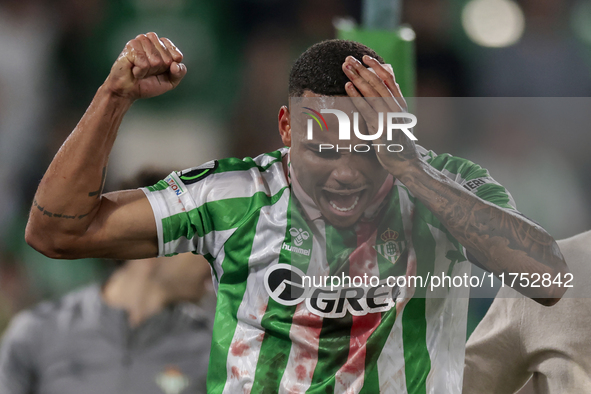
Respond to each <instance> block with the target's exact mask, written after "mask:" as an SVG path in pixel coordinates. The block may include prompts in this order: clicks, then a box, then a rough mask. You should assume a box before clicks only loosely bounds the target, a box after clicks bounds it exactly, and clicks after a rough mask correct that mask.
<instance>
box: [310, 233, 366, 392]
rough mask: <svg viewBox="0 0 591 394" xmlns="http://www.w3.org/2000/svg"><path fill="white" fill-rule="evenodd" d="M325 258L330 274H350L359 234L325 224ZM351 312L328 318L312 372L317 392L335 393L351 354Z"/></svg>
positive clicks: (313, 385)
mask: <svg viewBox="0 0 591 394" xmlns="http://www.w3.org/2000/svg"><path fill="white" fill-rule="evenodd" d="M325 233H326V261H327V262H328V264H329V267H330V275H340V272H341V271H342V272H344V274H345V275H348V274H349V273H348V262H349V255H350V254H351V251H353V250H354V249H355V247H356V245H357V236H356V234H355V232H354V231H353V230H352V229H344V230H338V229H335V228H334V227H332V226H330V225H327V226H326V230H325ZM352 323H353V319H352V316H351V314H350V313H347V314H346V315H345V316H344V317H343V318H339V319H334V318H325V319H324V321H323V324H322V330H321V333H320V341H319V343H318V363H317V364H316V369H315V370H314V375H313V376H312V382H311V390H310V391H312V390H313V392H314V393H333V392H334V391H335V374H336V372H337V371H338V370H339V369H340V368H341V366H342V365H343V364H344V362H345V361H346V360H347V358H348V355H349V345H350V334H351V324H352Z"/></svg>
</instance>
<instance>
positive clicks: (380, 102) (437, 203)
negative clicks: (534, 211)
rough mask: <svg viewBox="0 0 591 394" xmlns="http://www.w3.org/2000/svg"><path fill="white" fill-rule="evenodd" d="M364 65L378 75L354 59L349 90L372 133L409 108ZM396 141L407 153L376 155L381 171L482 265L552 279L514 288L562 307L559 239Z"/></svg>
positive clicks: (401, 138)
mask: <svg viewBox="0 0 591 394" xmlns="http://www.w3.org/2000/svg"><path fill="white" fill-rule="evenodd" d="M363 61H364V63H365V64H367V66H368V67H371V68H372V69H373V70H374V71H375V73H373V72H371V71H370V70H368V69H367V68H366V67H365V66H364V65H363V64H361V63H360V62H359V61H357V60H356V59H355V58H353V57H351V56H349V57H348V58H347V60H346V61H345V63H343V71H344V72H345V74H346V75H347V76H348V77H349V79H350V80H351V82H348V83H347V84H346V86H345V87H346V89H347V93H348V95H349V96H350V97H352V98H353V102H354V104H355V106H356V107H357V109H358V110H359V112H360V113H361V114H362V116H363V117H364V118H365V120H366V123H367V125H368V128H369V131H370V132H375V130H372V129H374V128H376V127H377V124H376V123H375V122H376V120H377V119H378V117H377V113H379V112H404V111H405V110H406V103H405V101H404V98H403V97H402V94H401V92H400V89H399V87H398V84H397V83H396V82H395V80H394V76H393V75H392V74H391V73H390V72H389V71H387V70H386V69H385V68H384V67H383V66H382V65H381V64H380V63H379V62H378V61H376V60H375V59H373V58H371V57H369V56H364V58H363ZM393 138H394V140H393V141H387V143H388V144H391V143H397V144H400V145H402V146H403V150H402V151H401V152H399V153H389V152H387V150H385V149H381V150H380V152H376V154H377V156H378V159H379V161H380V163H381V164H382V166H383V167H384V168H386V169H387V170H388V171H389V172H390V173H391V174H392V175H393V176H395V177H396V178H397V179H399V180H400V181H401V182H402V183H403V184H404V185H405V186H406V187H407V188H408V190H409V191H410V192H411V193H412V194H413V195H414V196H415V197H416V198H417V199H418V200H419V201H420V202H421V203H423V204H424V205H425V206H426V207H427V208H428V209H429V210H430V211H431V212H432V213H433V214H434V215H435V216H436V217H437V218H438V219H439V221H441V223H442V224H443V225H444V226H445V227H446V228H447V229H448V231H449V232H450V233H451V234H452V235H453V236H454V237H455V238H456V239H457V240H458V241H459V242H460V243H461V244H462V245H463V246H464V247H465V248H466V250H467V251H468V252H469V253H470V254H471V255H472V256H474V258H475V259H476V260H477V261H478V262H479V263H480V264H479V265H481V266H483V267H484V268H485V269H487V270H489V271H490V272H492V273H494V274H495V275H500V274H503V273H504V274H505V275H506V277H508V274H510V273H518V274H521V273H527V274H529V275H530V278H531V274H534V273H537V274H539V275H540V277H542V276H543V275H544V274H549V275H550V278H552V280H551V282H552V283H550V284H549V286H547V287H545V286H540V287H536V288H533V287H529V286H522V283H521V280H519V281H515V283H514V286H513V287H514V288H515V289H516V290H518V291H519V292H521V293H522V294H524V295H526V296H528V297H530V298H533V299H535V300H536V301H537V302H539V303H540V304H543V305H553V304H555V303H556V302H558V300H559V299H560V297H562V295H563V294H564V292H565V291H566V288H564V287H561V286H559V285H557V284H555V283H554V280H553V279H554V278H557V277H558V275H560V277H561V278H562V279H563V280H564V275H565V274H566V273H567V272H568V267H567V266H566V263H565V261H564V257H563V256H562V254H561V252H560V249H559V248H558V245H557V244H556V241H555V240H554V238H552V237H551V236H550V235H549V234H548V233H547V232H546V231H545V230H544V229H543V228H542V227H541V226H539V225H538V224H536V223H534V222H532V221H530V220H529V219H527V218H525V217H523V216H521V215H519V214H518V213H516V212H513V211H511V210H508V209H505V208H501V207H499V206H497V205H495V204H492V203H490V202H488V201H485V200H483V199H481V198H479V197H477V196H476V195H474V194H472V193H470V192H469V191H467V190H465V189H464V188H463V187H461V186H460V185H459V184H458V183H457V182H455V181H453V180H451V179H449V178H448V177H446V176H445V175H444V174H442V173H441V172H440V171H438V170H436V169H435V168H433V167H432V166H431V165H429V164H428V163H426V162H425V161H424V160H422V159H421V158H420V157H419V154H418V152H417V150H416V147H415V144H414V142H413V141H412V140H410V138H408V137H407V136H406V135H404V133H403V132H402V131H397V132H396V131H395V132H394V133H393ZM382 142H385V141H382ZM545 277H546V278H547V277H548V275H546V276H545ZM530 282H531V280H530ZM544 283H545V284H547V282H544Z"/></svg>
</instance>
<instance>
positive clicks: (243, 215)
mask: <svg viewBox="0 0 591 394" xmlns="http://www.w3.org/2000/svg"><path fill="white" fill-rule="evenodd" d="M283 154H284V152H282V151H276V152H272V153H269V154H265V155H261V156H259V157H257V158H255V159H251V158H246V159H244V160H240V159H224V160H219V161H217V160H215V161H210V162H207V163H205V164H203V165H201V166H199V167H193V168H189V169H187V170H183V171H174V172H172V173H171V174H170V175H169V176H168V177H166V178H165V179H164V180H162V181H160V182H158V183H157V184H156V185H154V186H151V187H146V188H142V190H143V191H144V193H145V194H146V196H147V197H148V200H149V201H150V205H151V206H152V210H153V212H154V217H155V219H156V227H157V232H158V251H159V253H158V254H159V255H160V256H164V255H166V256H168V255H173V254H177V253H184V252H193V253H197V254H202V255H205V256H208V255H209V256H212V257H214V258H215V257H216V256H217V254H218V253H219V252H220V250H221V249H222V247H223V245H224V243H225V241H226V240H227V239H228V238H229V236H231V234H232V233H233V231H235V229H236V228H238V227H239V226H240V224H241V223H242V222H243V221H245V220H246V219H247V218H248V217H249V216H250V215H252V214H253V213H254V212H256V210H257V209H258V208H260V207H259V205H258V204H257V201H258V200H259V199H260V195H261V193H262V194H263V195H265V196H272V195H274V194H275V193H277V192H279V191H280V190H281V189H282V187H285V186H287V181H286V179H285V176H284V175H283V168H282V162H281V158H282V155H283ZM281 178H283V179H281Z"/></svg>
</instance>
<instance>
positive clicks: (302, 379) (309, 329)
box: [279, 220, 329, 394]
mask: <svg viewBox="0 0 591 394" xmlns="http://www.w3.org/2000/svg"><path fill="white" fill-rule="evenodd" d="M314 224H315V226H314V227H313V228H312V232H313V234H314V239H313V246H312V253H311V256H310V261H314V264H308V267H307V269H305V270H304V269H303V271H304V272H305V273H306V275H308V276H309V277H319V276H323V275H328V274H329V272H328V267H327V266H325V264H323V263H324V262H325V257H326V237H325V228H324V221H322V220H316V222H315V223H314ZM292 258H293V254H292ZM322 322H323V318H322V317H320V316H318V315H315V314H313V313H312V312H310V311H309V310H308V308H307V307H306V303H305V302H302V303H300V304H299V305H298V306H297V308H296V311H295V313H294V315H293V323H292V325H291V330H290V332H289V339H290V340H291V350H290V352H289V358H288V361H287V365H286V367H285V371H284V372H283V377H282V378H281V383H280V387H279V394H292V393H305V392H306V390H308V389H309V388H310V384H311V383H312V377H313V376H314V370H315V369H316V365H317V364H318V345H319V341H320V333H321V332H322Z"/></svg>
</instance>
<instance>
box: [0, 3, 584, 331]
mask: <svg viewBox="0 0 591 394" xmlns="http://www.w3.org/2000/svg"><path fill="white" fill-rule="evenodd" d="M401 3H402V14H401V16H400V19H401V22H402V23H404V24H408V25H409V26H411V27H412V29H413V30H414V32H415V34H416V40H415V43H416V47H415V51H416V76H417V79H416V90H415V91H416V96H417V97H421V98H422V97H424V98H425V99H417V104H416V108H417V109H416V111H417V116H418V120H419V124H418V126H417V128H416V131H415V132H416V134H417V136H418V137H419V143H420V144H421V145H423V146H425V147H427V148H428V149H432V150H434V151H435V152H438V153H443V152H449V153H451V154H453V155H458V156H463V157H467V158H469V159H471V160H473V161H475V162H477V163H479V164H481V165H482V166H483V167H485V168H488V169H489V170H490V172H491V174H492V175H493V177H494V178H495V179H497V180H498V181H499V182H500V183H501V184H503V185H504V186H506V187H507V188H508V189H509V190H510V191H511V193H512V194H513V196H514V198H515V200H516V201H517V207H518V208H519V209H520V210H521V211H522V212H523V213H524V214H526V215H527V216H530V217H532V218H534V219H536V220H537V221H538V222H540V223H541V224H542V225H543V226H544V227H545V228H546V229H547V230H548V231H549V232H550V233H551V234H552V235H553V236H555V237H556V238H557V239H558V238H564V237H568V236H571V235H574V234H576V233H579V232H581V231H584V230H586V229H589V228H591V223H590V209H589V208H590V207H589V204H588V203H587V201H590V200H591V199H590V198H589V197H591V171H590V169H591V158H590V157H591V156H590V155H589V152H588V148H589V147H591V133H589V125H590V124H591V119H588V118H591V114H590V113H589V112H591V111H589V110H588V109H589V108H591V105H590V104H591V100H590V99H589V98H588V97H589V96H591V1H590V0H519V1H513V0H406V1H402V2H401ZM361 12H362V5H361V1H360V0H322V1H315V0H299V1H286V0H216V1H206V0H86V1H75V0H45V1H43V0H0V185H2V186H1V187H0V332H2V330H3V329H4V328H5V327H6V324H7V323H8V321H9V319H10V318H11V316H13V315H14V314H15V313H16V312H18V311H19V310H21V309H23V308H26V307H28V306H30V305H32V304H34V303H36V302H38V301H39V300H41V299H47V298H55V297H58V296H60V295H62V294H64V293H65V292H67V291H69V290H71V289H73V288H76V287H79V286H81V285H83V284H85V283H88V282H91V281H97V280H99V281H100V280H101V278H104V277H105V276H106V275H108V273H109V272H110V271H111V270H112V263H110V262H105V261H99V260H90V261H51V260H49V259H47V258H45V257H44V256H42V255H40V254H39V253H37V252H35V251H34V250H33V249H31V248H30V247H29V246H27V245H26V244H25V242H24V237H23V234H24V227H25V223H26V219H27V214H28V209H29V208H30V206H31V201H32V197H33V194H34V191H35V189H36V186H37V184H38V182H39V180H40V179H41V177H42V176H43V173H44V171H45V169H46V168H47V165H48V164H49V162H50V160H51V158H52V157H53V155H54V154H55V152H56V151H57V149H59V147H60V145H61V144H62V142H63V141H64V139H65V138H66V137H67V135H68V134H69V133H70V131H71V130H72V129H73V127H74V126H75V125H76V122H77V121H78V119H79V118H80V117H81V115H82V114H83V112H84V110H85V109H86V107H87V106H88V104H89V103H90V101H91V99H92V97H93V94H94V92H95V91H96V89H97V88H98V86H100V84H101V83H102V81H103V80H104V78H105V77H106V76H107V74H108V72H109V69H110V67H111V65H112V63H113V61H114V60H115V59H116V57H117V55H118V54H119V53H120V51H121V50H122V48H123V47H124V45H125V43H126V42H127V41H128V40H130V39H131V38H133V37H135V36H136V35H137V34H140V33H145V32H148V31H155V32H157V33H158V34H159V35H160V36H165V37H168V38H170V39H171V40H172V41H173V42H174V43H175V44H176V45H177V46H178V47H179V48H180V49H181V50H182V52H183V53H184V56H185V58H184V62H185V64H186V65H187V68H188V75H187V77H186V78H185V80H184V81H183V82H182V83H181V85H180V86H179V87H178V88H177V89H176V90H175V91H173V92H170V93H168V94H166V95H165V96H162V97H158V98H154V99H150V100H145V101H142V102H137V103H136V104H134V107H133V108H132V109H131V111H130V113H129V114H128V115H127V116H126V118H125V120H124V123H123V125H122V128H121V132H120V135H119V137H118V141H117V143H116V144H115V149H114V151H113V153H112V155H111V162H110V167H109V174H108V177H107V189H109V188H111V189H113V188H114V187H115V185H117V184H119V183H120V182H121V181H122V180H124V179H126V178H129V177H131V176H133V175H134V174H135V173H136V172H137V171H138V170H140V169H143V168H145V167H146V166H150V167H154V168H157V169H158V170H162V171H165V172H170V171H172V170H181V169H184V168H188V167H192V166H196V165H199V164H201V163H203V162H205V161H208V160H211V159H215V158H220V157H225V156H238V157H244V156H256V155H258V154H260V153H263V152H267V151H271V150H275V149H277V148H279V147H281V141H280V139H279V136H278V133H277V120H276V119H277V118H276V117H277V111H278V109H279V107H280V106H281V105H284V104H287V78H288V74H289V70H290V67H291V65H292V63H293V61H294V60H295V58H296V57H297V56H298V55H299V54H300V53H301V52H302V51H304V50H305V49H306V48H307V47H308V46H310V45H311V44H313V43H316V42H318V41H321V40H323V39H328V38H334V37H335V28H334V23H335V20H336V18H344V20H347V21H349V22H351V21H352V22H356V23H359V22H360V20H361ZM474 97H487V98H482V99H476V98H474ZM543 97H555V98H552V99H549V98H543ZM484 113H486V114H489V115H482V116H480V115H478V116H476V115H475V114H484ZM500 113H503V114H504V115H505V116H504V117H500V116H495V114H500ZM565 119H567V120H568V121H570V122H572V123H569V124H567V123H566V120H565ZM492 295H494V294H492ZM486 305H487V304H486V303H483V304H482V305H480V304H479V303H478V302H475V303H474V308H476V309H478V308H480V309H481V310H484V309H485V308H486ZM474 325H475V322H472V323H471V328H473V326H474ZM471 328H470V329H469V332H470V330H471Z"/></svg>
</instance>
